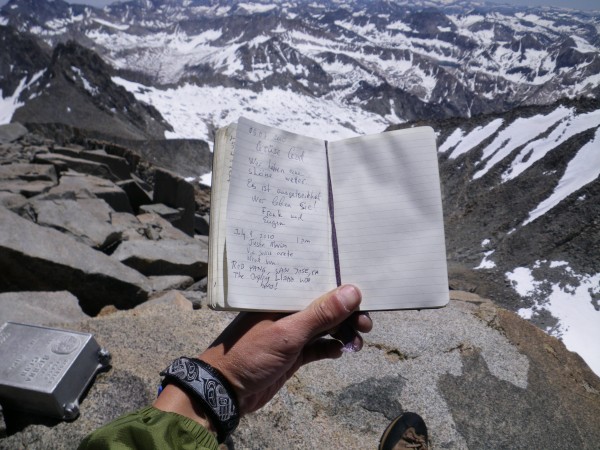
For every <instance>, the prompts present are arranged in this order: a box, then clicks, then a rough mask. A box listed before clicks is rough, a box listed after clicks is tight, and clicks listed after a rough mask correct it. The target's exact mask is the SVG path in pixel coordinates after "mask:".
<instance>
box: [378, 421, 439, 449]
mask: <svg viewBox="0 0 600 450" xmlns="http://www.w3.org/2000/svg"><path fill="white" fill-rule="evenodd" d="M408 449H411V450H415V449H416V450H431V445H430V443H429V436H428V435H427V426H426V425H425V422H424V421H423V418H422V417H421V416H419V415H418V414H415V413H411V412H405V413H404V414H402V415H400V416H398V417H396V418H395V419H394V420H392V423H390V424H389V425H388V427H387V428H386V429H385V431H384V432H383V435H382V436H381V440H380V441H379V450H408Z"/></svg>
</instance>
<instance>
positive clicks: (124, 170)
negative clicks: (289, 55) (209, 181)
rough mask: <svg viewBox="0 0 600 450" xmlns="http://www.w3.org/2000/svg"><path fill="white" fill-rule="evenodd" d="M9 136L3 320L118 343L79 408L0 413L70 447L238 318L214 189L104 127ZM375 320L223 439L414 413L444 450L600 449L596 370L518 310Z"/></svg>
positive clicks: (341, 431) (466, 303)
mask: <svg viewBox="0 0 600 450" xmlns="http://www.w3.org/2000/svg"><path fill="white" fill-rule="evenodd" d="M0 142H1V143H0V159H1V164H0V204H1V206H0V224H1V225H0V230H1V232H0V246H1V250H0V291H1V292H2V293H1V294H0V318H1V321H2V322H4V321H17V322H22V323H32V324H39V325H48V326H55V327H59V328H63V329H68V330H72V331H82V332H86V333H92V334H93V335H94V336H95V338H96V339H97V340H98V342H99V343H100V344H101V345H102V346H103V347H104V348H106V349H108V350H109V351H110V352H111V354H112V366H111V367H110V368H109V369H108V370H106V371H104V372H102V373H100V374H98V375H97V377H96V379H95V380H94V382H93V384H92V386H91V388H90V389H89V390H88V391H87V392H86V393H85V395H84V397H83V398H82V399H81V408H80V416H79V417H78V418H77V419H75V420H73V421H70V422H65V421H56V420H53V419H48V418H44V417H41V416H36V415H32V414H22V413H19V412H17V411H14V410H4V411H3V414H2V417H3V421H1V422H0V436H1V437H0V448H6V449H13V448H28V449H47V448H61V449H62V448H66V449H71V448H76V447H77V444H78V443H79V441H80V440H81V439H82V438H83V437H84V436H85V435H86V434H88V433H89V432H90V431H92V430H94V429H95V428H97V427H99V426H101V425H102V424H104V423H107V422H108V421H110V420H112V419H114V418H116V417H118V416H119V415H121V414H123V413H125V412H127V411H131V410H133V409H135V408H139V407H141V406H144V405H147V404H149V403H150V402H152V400H153V398H154V397H155V395H156V387H157V385H158V383H159V381H160V377H159V375H158V374H159V372H160V370H162V369H163V368H164V367H165V366H166V365H167V364H168V363H169V362H170V361H171V360H172V359H173V358H175V357H177V356H180V355H190V356H193V355H196V354H197V353H199V352H200V351H201V350H202V349H203V348H205V347H206V346H207V345H209V344H210V342H211V341H212V340H213V339H214V338H215V337H216V336H217V335H218V333H219V332H220V331H221V330H222V329H223V328H224V327H225V326H226V325H227V324H228V323H229V321H230V320H231V319H232V318H233V317H234V314H233V313H229V312H217V311H212V310H210V309H208V308H206V302H205V295H206V293H205V289H206V267H207V238H206V236H205V235H202V234H201V233H202V232H203V231H205V230H207V226H206V217H204V216H203V214H204V212H205V211H206V208H207V206H208V198H207V195H206V194H207V192H206V191H204V190H203V189H201V188H199V187H198V186H194V185H192V184H189V183H187V182H186V181H185V180H184V179H182V178H181V177H180V176H179V175H177V174H176V173H173V172H171V171H168V170H166V169H164V168H161V167H158V166H155V165H153V164H151V163H150V162H148V161H147V160H145V159H144V158H143V156H141V155H140V154H139V153H137V152H136V151H134V150H132V149H129V148H126V147H121V146H116V145H114V144H108V143H106V142H102V141H98V140H94V139H79V140H77V139H73V140H72V141H70V142H61V143H60V145H59V144H58V143H57V142H56V141H54V140H52V139H49V138H47V137H43V136H41V135H40V134H38V133H33V132H31V131H30V130H28V129H27V128H26V127H24V126H22V125H20V124H18V123H13V124H9V125H4V126H2V127H0ZM190 211H191V212H192V214H190ZM372 317H373V321H374V324H375V327H374V330H373V332H372V333H370V334H369V335H367V337H366V343H365V348H364V349H363V350H362V351H361V352H359V353H356V354H345V355H344V356H343V357H342V358H340V359H339V360H335V361H323V362H319V363H315V364H312V365H310V366H307V367H304V368H302V369H301V370H300V371H299V372H298V373H297V374H296V375H295V376H294V377H292V379H291V380H290V381H289V382H288V383H287V384H286V385H285V386H284V388H283V389H282V390H281V391H280V393H279V394H278V395H276V396H275V398H274V399H273V400H272V401H271V402H270V403H269V404H268V405H266V407H265V408H263V409H262V410H260V411H259V412H257V413H255V414H252V415H249V416H247V417H245V418H244V419H243V420H242V423H241V424H240V427H239V428H238V430H237V431H236V432H235V433H234V434H233V435H232V436H231V437H230V439H229V440H228V441H227V442H226V444H225V446H224V447H226V448H236V449H242V448H307V449H309V448H322V447H324V446H325V447H331V448H356V449H358V448H376V446H377V444H378V440H379V437H380V435H381V433H382V432H383V430H384V429H385V427H386V426H387V424H388V423H389V421H391V420H392V419H393V418H394V417H395V416H396V415H397V414H399V413H401V412H403V411H407V410H408V411H415V412H418V413H419V414H421V415H422V416H423V417H424V418H425V420H426V422H427V424H428V427H429V429H430V434H431V438H432V441H433V444H434V448H449V449H462V448H473V449H476V448H498V449H500V448H589V449H593V448H598V447H597V445H598V444H597V443H598V442H600V427H599V426H598V424H599V423H598V417H600V379H599V378H598V377H597V376H596V375H595V374H594V373H593V372H592V371H591V370H590V369H589V368H588V366H587V365H586V364H585V362H584V361H583V360H582V359H581V358H580V357H579V356H578V355H577V354H575V353H572V352H569V351H568V350H567V349H566V348H565V346H564V345H563V343H562V342H561V341H559V340H558V339H556V338H554V337H552V336H548V335H547V334H546V333H544V332H543V331H542V330H540V329H539V328H537V327H535V326H534V325H532V324H531V323H529V322H527V321H525V320H523V319H522V318H520V317H519V316H517V315H516V314H514V313H512V312H509V311H507V310H505V309H502V308H501V307H499V306H497V305H496V304H495V303H492V302H491V301H490V300H487V299H485V298H482V297H480V296H478V295H476V294H474V293H469V292H465V291H461V290H452V291H451V301H450V304H449V305H448V306H447V307H446V308H443V309H438V310H423V311H393V312H377V313H373V314H372Z"/></svg>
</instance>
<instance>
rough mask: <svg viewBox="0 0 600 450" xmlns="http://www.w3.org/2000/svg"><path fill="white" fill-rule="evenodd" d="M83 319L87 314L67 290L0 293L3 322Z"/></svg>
mask: <svg viewBox="0 0 600 450" xmlns="http://www.w3.org/2000/svg"><path fill="white" fill-rule="evenodd" d="M85 319H89V316H88V315H87V314H85V313H84V312H83V311H82V310H81V307H80V306H79V301H78V300H77V297H75V296H74V295H73V294H71V293H70V292H68V291H58V292H27V291H24V292H5V293H3V294H0V325H2V323H4V322H19V323H27V324H30V325H51V324H55V323H67V322H68V323H71V322H80V321H82V320H85Z"/></svg>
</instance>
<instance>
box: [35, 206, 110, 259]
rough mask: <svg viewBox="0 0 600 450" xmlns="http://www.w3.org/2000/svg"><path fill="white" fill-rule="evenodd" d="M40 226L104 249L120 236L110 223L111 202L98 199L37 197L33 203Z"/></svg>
mask: <svg viewBox="0 0 600 450" xmlns="http://www.w3.org/2000/svg"><path fill="white" fill-rule="evenodd" d="M31 206H32V208H33V210H34V212H35V216H36V222H37V224H38V225H42V226H45V227H52V228H55V229H57V230H59V231H61V232H64V233H68V234H69V235H71V236H73V237H74V238H75V239H77V240H78V241H80V242H82V243H83V244H85V245H88V246H90V247H94V248H105V247H107V246H110V245H111V244H113V243H115V242H117V241H118V240H120V239H121V232H120V231H119V230H118V229H117V228H115V227H113V226H112V225H111V224H110V223H109V222H110V214H109V213H108V211H107V210H110V208H109V207H108V204H107V203H106V202H105V201H104V200H102V199H99V198H96V199H83V200H81V201H75V200H35V201H32V202H31Z"/></svg>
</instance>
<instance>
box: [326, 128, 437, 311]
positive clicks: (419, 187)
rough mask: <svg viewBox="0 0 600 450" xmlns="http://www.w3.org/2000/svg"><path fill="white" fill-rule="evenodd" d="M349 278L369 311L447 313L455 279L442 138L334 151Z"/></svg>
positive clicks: (398, 135) (363, 142)
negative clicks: (447, 235)
mask: <svg viewBox="0 0 600 450" xmlns="http://www.w3.org/2000/svg"><path fill="white" fill-rule="evenodd" d="M329 149H330V151H329V158H330V167H331V168H330V170H331V178H332V184H333V197H334V211H335V212H334V216H335V226H336V231H337V239H338V248H339V259H340V270H341V278H342V282H344V283H355V284H356V285H357V286H359V288H360V289H361V291H362V293H363V303H362V304H361V309H364V310H378V309H403V308H426V307H437V306H443V305H445V304H446V303H447V302H448V299H449V296H448V278H447V267H446V248H445V240H444V224H443V214H442V201H441V193H440V181H439V172H438V163H437V150H436V143H435V134H434V132H433V130H432V129H431V128H429V127H420V128H413V129H407V130H397V131H392V132H388V133H382V134H378V135H372V136H364V137H360V138H353V139H347V140H344V141H338V142H334V143H331V144H329Z"/></svg>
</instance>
